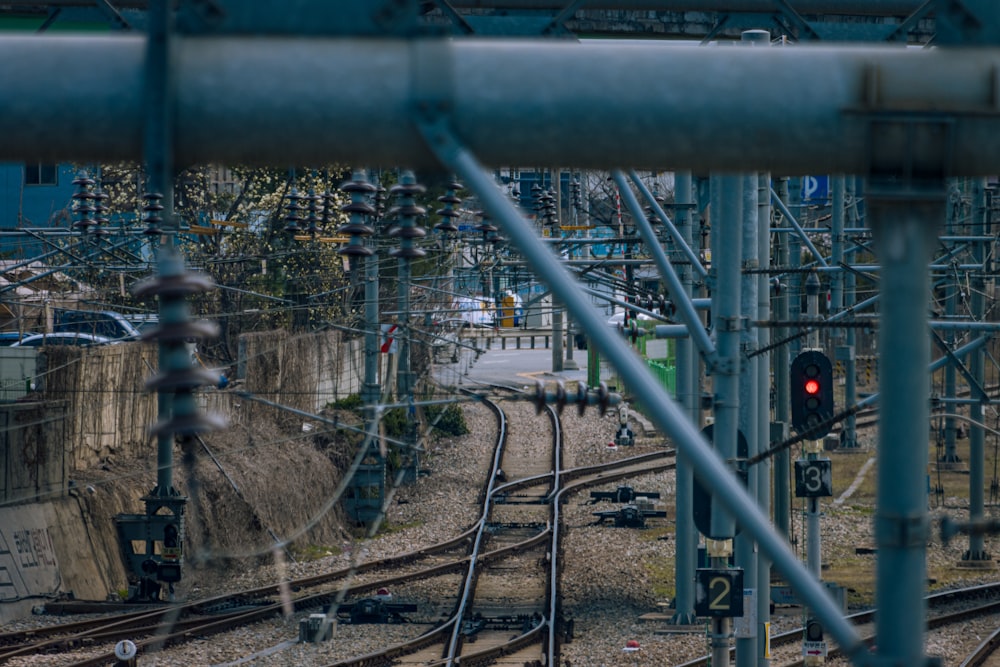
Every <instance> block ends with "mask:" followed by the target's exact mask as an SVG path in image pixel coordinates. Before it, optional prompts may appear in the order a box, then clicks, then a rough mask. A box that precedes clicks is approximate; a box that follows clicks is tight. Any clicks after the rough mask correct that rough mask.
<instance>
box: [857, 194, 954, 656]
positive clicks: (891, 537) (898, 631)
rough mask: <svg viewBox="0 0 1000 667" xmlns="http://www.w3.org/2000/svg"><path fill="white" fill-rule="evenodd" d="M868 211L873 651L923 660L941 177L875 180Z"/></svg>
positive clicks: (885, 654)
mask: <svg viewBox="0 0 1000 667" xmlns="http://www.w3.org/2000/svg"><path fill="white" fill-rule="evenodd" d="M866 203H867V204H868V208H867V210H868V212H869V219H870V223H871V227H872V230H873V233H874V236H875V242H876V249H877V251H878V253H879V257H880V260H881V265H882V267H883V270H882V275H881V277H882V279H881V283H880V287H881V293H882V312H881V319H880V335H881V346H880V348H881V355H880V361H881V372H880V374H879V378H880V390H881V415H880V422H881V425H880V429H879V447H878V480H877V482H878V487H877V489H878V490H877V508H876V515H875V543H876V547H877V548H878V553H879V558H878V563H877V566H876V568H877V569H876V575H877V576H876V599H875V604H876V607H877V611H876V625H877V628H878V630H877V632H878V649H877V651H878V656H879V659H880V660H882V661H884V663H885V664H897V665H923V664H924V663H925V656H924V653H923V650H924V636H925V633H926V617H925V616H926V602H925V594H926V586H927V566H926V551H927V546H926V545H927V541H928V523H929V522H928V517H927V493H926V490H925V489H926V484H927V482H926V476H927V457H928V437H927V434H928V427H929V417H928V410H929V408H928V404H927V396H928V393H929V390H930V386H929V380H928V375H927V371H926V368H927V366H928V363H929V362H930V344H929V341H928V338H927V336H925V335H915V334H916V332H924V331H926V330H927V304H928V301H929V298H930V280H929V277H928V273H927V264H928V262H929V261H930V258H931V254H932V252H933V249H934V247H935V246H936V243H937V240H936V236H937V233H938V231H939V229H938V228H939V227H940V225H941V223H942V221H943V220H944V213H945V212H944V191H943V185H942V184H941V183H940V182H930V183H920V182H917V183H912V184H910V186H909V187H906V186H903V185H899V184H894V183H872V184H870V185H869V192H868V197H867V202H866Z"/></svg>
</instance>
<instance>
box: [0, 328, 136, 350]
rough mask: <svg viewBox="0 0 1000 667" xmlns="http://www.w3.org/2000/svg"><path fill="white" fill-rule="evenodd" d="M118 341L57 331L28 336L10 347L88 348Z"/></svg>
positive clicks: (73, 332)
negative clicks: (73, 346) (59, 346)
mask: <svg viewBox="0 0 1000 667" xmlns="http://www.w3.org/2000/svg"><path fill="white" fill-rule="evenodd" d="M120 342H121V341H120V340H115V339H113V338H108V337H107V336H95V335H94V334H88V333H83V332H80V331H57V332H55V333H50V334H35V335H33V336H28V337H27V338H25V339H23V340H22V341H21V342H19V343H14V344H13V345H11V346H10V347H46V346H49V345H76V346H78V347H90V346H92V345H113V344H115V343H120Z"/></svg>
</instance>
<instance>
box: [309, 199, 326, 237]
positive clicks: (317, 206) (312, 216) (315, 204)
mask: <svg viewBox="0 0 1000 667" xmlns="http://www.w3.org/2000/svg"><path fill="white" fill-rule="evenodd" d="M322 199H323V198H322V197H321V196H320V195H318V194H316V189H315V188H313V187H310V188H309V194H308V195H306V202H307V204H308V206H309V209H308V210H309V213H308V214H307V215H306V232H307V233H308V234H309V235H310V236H312V237H313V238H316V234H318V233H319V216H320V214H321V213H322V212H323V204H322V203H321V201H322Z"/></svg>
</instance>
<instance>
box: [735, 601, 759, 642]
mask: <svg viewBox="0 0 1000 667" xmlns="http://www.w3.org/2000/svg"><path fill="white" fill-rule="evenodd" d="M733 630H734V631H735V632H736V638H737V639H751V638H753V637H756V636H757V589H756V588H744V589H743V615H742V616H737V617H736V618H734V619H733Z"/></svg>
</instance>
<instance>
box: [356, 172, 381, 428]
mask: <svg viewBox="0 0 1000 667" xmlns="http://www.w3.org/2000/svg"><path fill="white" fill-rule="evenodd" d="M360 176H362V174H360V173H358V174H356V175H355V178H356V180H361V179H360V178H358V177H360ZM372 182H373V183H374V184H375V185H376V187H377V186H378V183H377V182H375V180H374V179H372ZM377 215H378V213H377V212H376V215H375V216H373V218H374V217H376V216H377ZM372 225H373V227H374V226H376V223H375V220H374V219H373V221H372ZM377 231H378V230H377V229H376V233H377ZM365 243H366V244H367V246H368V247H369V248H370V249H371V250H372V254H371V255H368V256H365V257H361V258H360V261H362V262H364V278H365V376H364V383H363V384H362V385H361V402H362V403H363V404H364V406H365V419H366V421H367V422H368V423H369V424H370V423H371V422H372V421H374V419H375V406H376V405H377V404H378V402H379V398H380V396H381V395H382V388H381V387H380V386H379V382H378V371H379V368H378V367H379V310H378V298H379V294H378V292H379V273H378V255H376V254H375V253H376V252H377V249H378V244H377V242H376V240H375V234H372V235H371V236H370V237H368V239H367V240H366V241H365ZM366 430H367V429H366Z"/></svg>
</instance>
